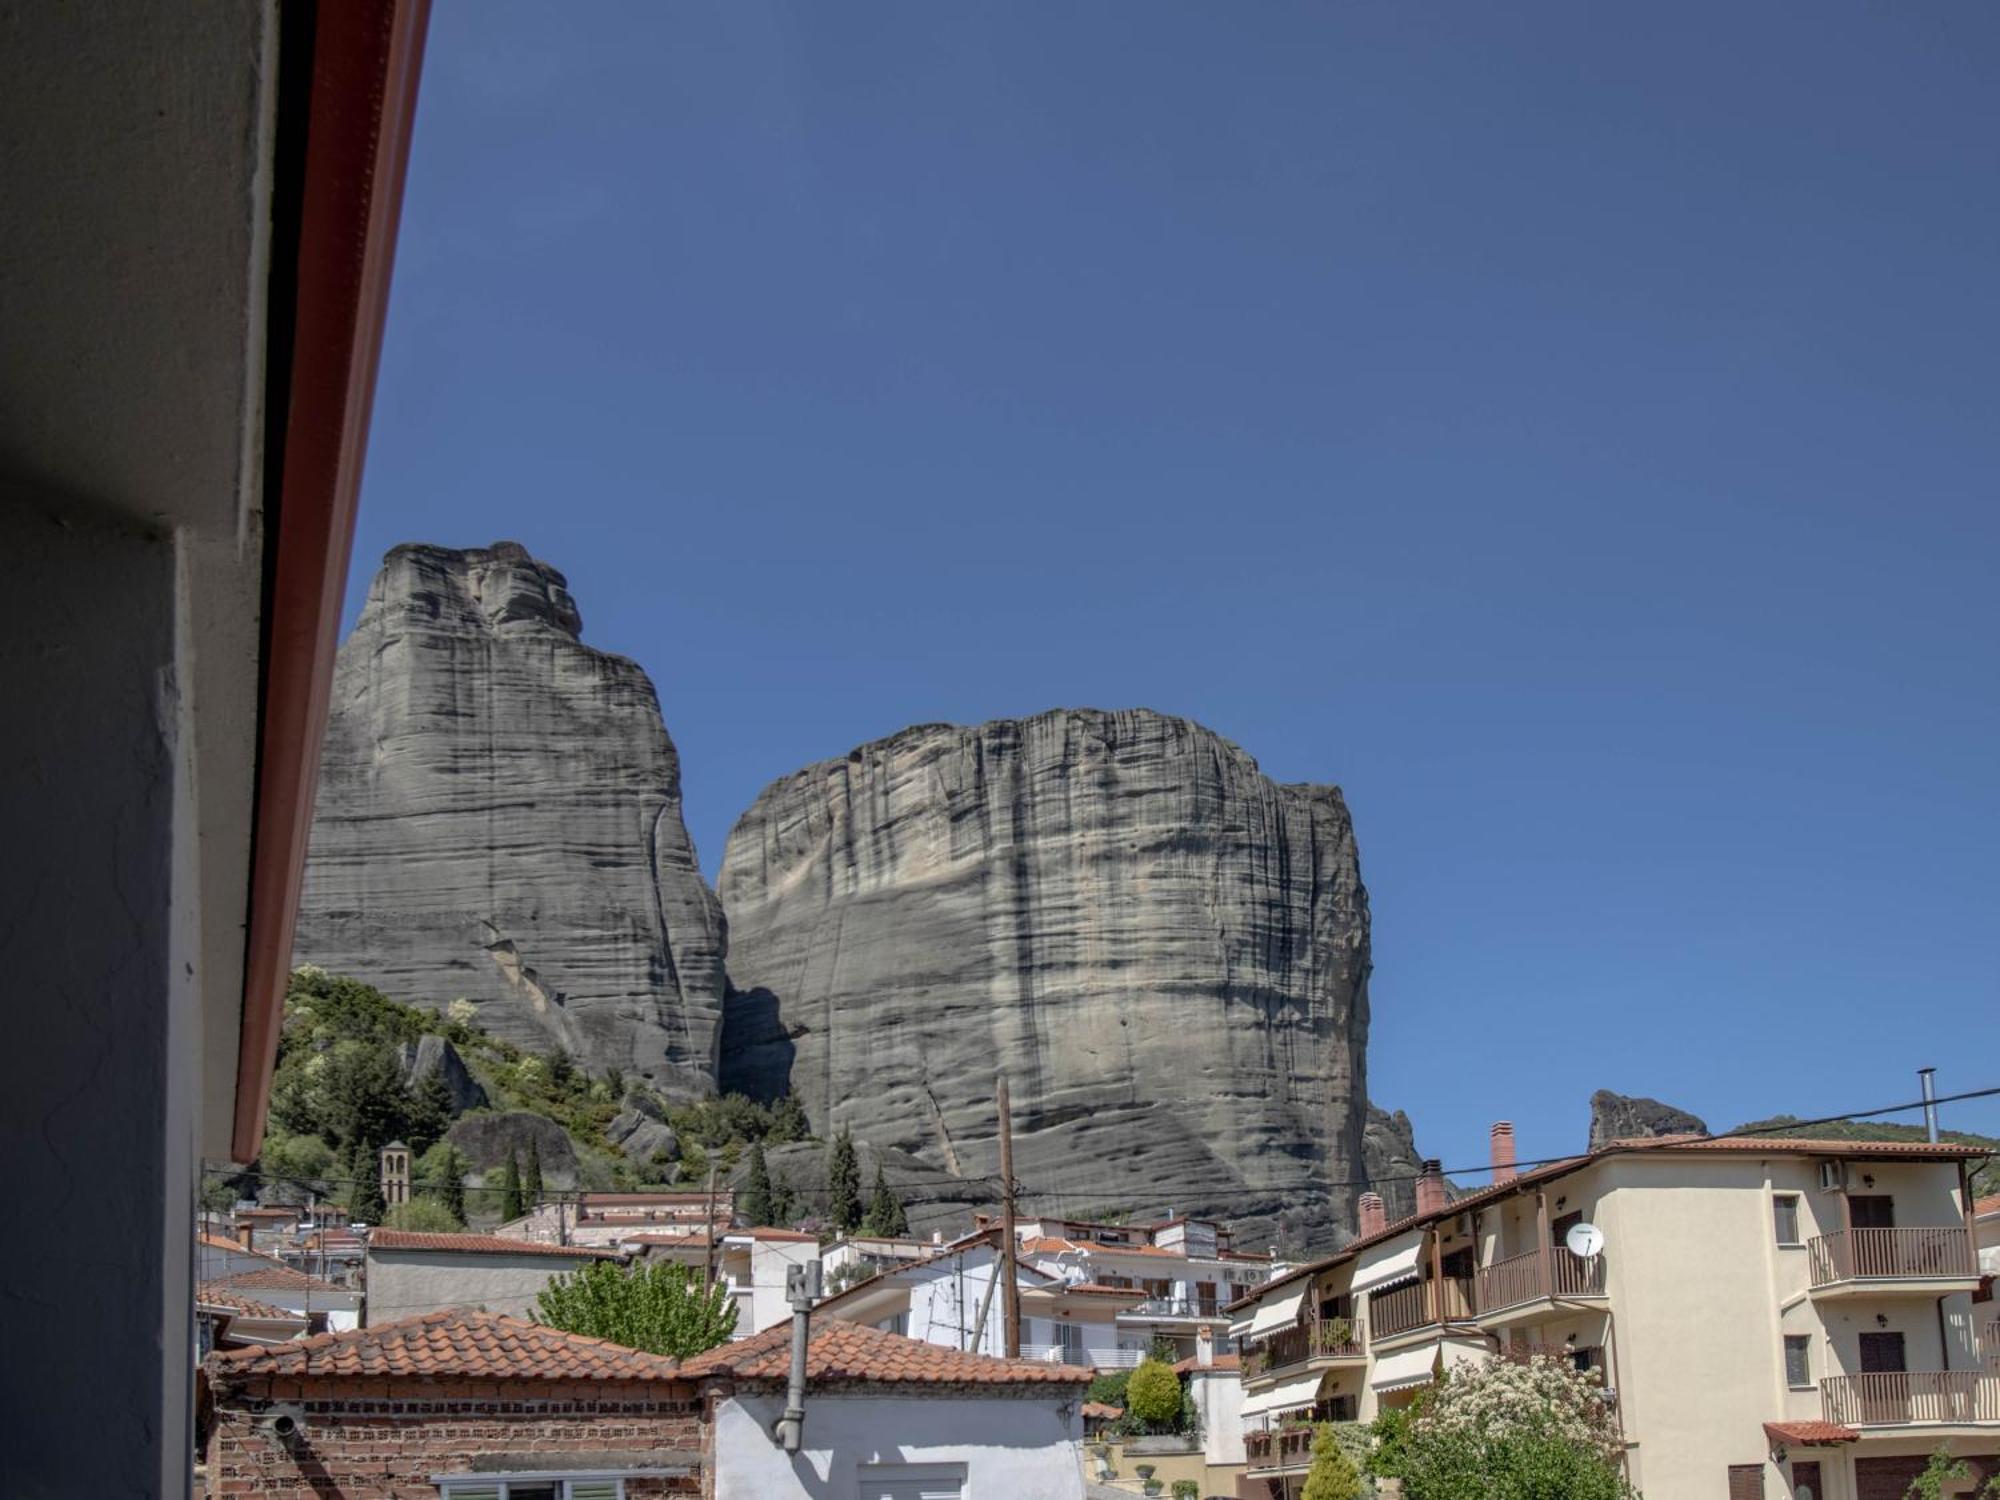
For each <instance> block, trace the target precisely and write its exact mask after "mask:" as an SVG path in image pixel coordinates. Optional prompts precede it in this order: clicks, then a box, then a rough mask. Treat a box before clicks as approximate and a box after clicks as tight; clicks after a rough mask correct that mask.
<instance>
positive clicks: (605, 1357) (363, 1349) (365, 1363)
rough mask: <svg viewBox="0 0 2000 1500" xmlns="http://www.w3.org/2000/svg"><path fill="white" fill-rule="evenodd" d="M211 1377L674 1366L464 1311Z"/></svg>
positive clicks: (532, 1374)
mask: <svg viewBox="0 0 2000 1500" xmlns="http://www.w3.org/2000/svg"><path fill="white" fill-rule="evenodd" d="M207 1370H208V1373H209V1377H210V1378H211V1379H215V1380H229V1379H240V1378H242V1377H245V1376H251V1375H278V1376H286V1377H290V1378H293V1379H305V1380H312V1379H323V1378H332V1377H353V1376H368V1375H394V1376H406V1377H407V1376H415V1377H424V1376H430V1377H434V1378H437V1379H450V1380H591V1381H627V1380H670V1379H673V1378H674V1377H675V1376H676V1374H677V1373H678V1371H679V1366H678V1364H677V1363H676V1362H675V1361H674V1360H672V1359H669V1358H667V1357H666V1356H665V1355H660V1354H644V1353H641V1352H640V1351H639V1350H637V1349H627V1348H625V1347H624V1346H623V1345H622V1344H613V1343H610V1342H608V1341H606V1340H604V1339H590V1338H584V1337H583V1336H582V1335H580V1334H574V1333H564V1332H562V1331H561V1330H560V1329H555V1328H544V1327H543V1326H542V1325H541V1324H539V1323H530V1322H527V1321H526V1320H525V1319H522V1318H509V1317H504V1316H502V1315H500V1314H498V1313H485V1312H472V1311H470V1310H467V1309H464V1308H458V1309H453V1310H451V1311H448V1312H434V1313H428V1314H426V1315H425V1316H423V1317H420V1318H406V1319H405V1320H403V1321H402V1322H400V1323H382V1324H378V1325H376V1326H375V1327H372V1328H354V1329H349V1330H348V1331H346V1332H344V1333H322V1334H319V1335H317V1336H316V1337H313V1338H309V1339H300V1340H298V1341H297V1342H295V1343H290V1344H285V1345H282V1346H278V1347H274V1348H268V1349H234V1350H229V1351H226V1352H224V1353H221V1354H212V1355H210V1356H209V1358H208V1365H207Z"/></svg>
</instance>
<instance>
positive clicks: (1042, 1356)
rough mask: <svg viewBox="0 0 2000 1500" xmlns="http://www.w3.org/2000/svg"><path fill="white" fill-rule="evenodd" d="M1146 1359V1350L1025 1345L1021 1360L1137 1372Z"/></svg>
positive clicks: (1022, 1348) (1063, 1345)
mask: <svg viewBox="0 0 2000 1500" xmlns="http://www.w3.org/2000/svg"><path fill="white" fill-rule="evenodd" d="M1145 1357H1146V1351H1145V1350H1144V1349H1092V1348H1085V1347H1079V1346H1077V1345H1074V1344H1023V1345H1022V1346H1021V1358H1023V1359H1039V1360H1046V1361H1047V1362H1048V1363H1050V1364H1052V1365H1089V1366H1090V1367H1091V1368H1092V1369H1094V1370H1136V1369H1138V1368H1139V1364H1140V1362H1141V1361H1142V1360H1144V1359H1145Z"/></svg>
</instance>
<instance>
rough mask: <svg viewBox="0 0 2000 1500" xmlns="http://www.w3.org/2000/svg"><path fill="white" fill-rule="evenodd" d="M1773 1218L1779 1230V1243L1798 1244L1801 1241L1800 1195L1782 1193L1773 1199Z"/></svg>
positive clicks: (1775, 1226) (1774, 1225) (1774, 1224)
mask: <svg viewBox="0 0 2000 1500" xmlns="http://www.w3.org/2000/svg"><path fill="white" fill-rule="evenodd" d="M1771 1218H1772V1221H1773V1227H1774V1228H1775V1229H1776V1230H1777V1232H1778V1243H1779V1244H1781V1245H1796V1244H1797V1243H1798V1242H1799V1195H1798V1194H1797V1193H1780V1194H1778V1195H1777V1196H1776V1197H1775V1198H1773V1199H1772V1200H1771Z"/></svg>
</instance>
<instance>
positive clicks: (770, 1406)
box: [715, 1391, 1083, 1500]
mask: <svg viewBox="0 0 2000 1500" xmlns="http://www.w3.org/2000/svg"><path fill="white" fill-rule="evenodd" d="M1074 1399H1075V1398H1074V1396H1073V1394H1071V1393H1069V1392H1065V1393H1064V1394H1063V1395H1062V1396H1060V1397H1055V1396H1050V1397H1035V1398H1023V1397H990V1398H985V1399H981V1398H978V1397H958V1398H952V1399H933V1398H928V1397H921V1396H918V1397H899V1396H833V1395H818V1394H813V1393H810V1392H809V1393H808V1394H807V1396H806V1427H805V1445H804V1447H803V1448H802V1449H801V1450H800V1451H799V1452H797V1453H790V1454H788V1453H786V1452H785V1451H784V1450H783V1449H782V1448H780V1447H779V1446H778V1445H777V1444H776V1443H774V1442H773V1441H772V1440H771V1435H770V1428H771V1423H772V1422H773V1421H774V1420H775V1419H776V1418H777V1416H778V1413H779V1412H780V1411H782V1410H783V1409H784V1404H785V1399H784V1393H783V1392H782V1391H778V1392H773V1393H772V1394H770V1395H739V1396H735V1397H732V1398H730V1399H729V1400H726V1401H724V1402H722V1403H721V1404H720V1405H719V1406H718V1407H717V1409H716V1413H715V1500H795V1497H803V1500H853V1496H854V1493H855V1489H856V1486H857V1484H858V1483H859V1473H858V1471H859V1470H860V1468H861V1466H862V1465H863V1464H894V1463H910V1464H919V1463H962V1464H964V1465H965V1466H966V1479H967V1483H966V1494H967V1496H968V1497H971V1500H1083V1467H1082V1463H1081V1460H1080V1456H1079V1428H1078V1419H1077V1417H1076V1416H1075V1415H1074V1412H1073V1410H1072V1414H1071V1415H1068V1416H1065V1415H1064V1414H1063V1411H1062V1410H1061V1408H1062V1406H1063V1405H1064V1404H1065V1403H1069V1402H1073V1401H1074Z"/></svg>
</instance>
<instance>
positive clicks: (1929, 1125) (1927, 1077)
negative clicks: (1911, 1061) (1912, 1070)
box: [1917, 1068, 1938, 1146]
mask: <svg viewBox="0 0 2000 1500" xmlns="http://www.w3.org/2000/svg"><path fill="white" fill-rule="evenodd" d="M1917 1081H1918V1082H1919V1083H1921V1084H1922V1085H1923V1086H1924V1134H1925V1136H1926V1137H1927V1138H1928V1139H1929V1140H1930V1143H1931V1144H1932V1145H1933V1146H1935V1145H1936V1144H1937V1138H1938V1132H1937V1069H1936V1068H1919V1069H1917Z"/></svg>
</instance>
